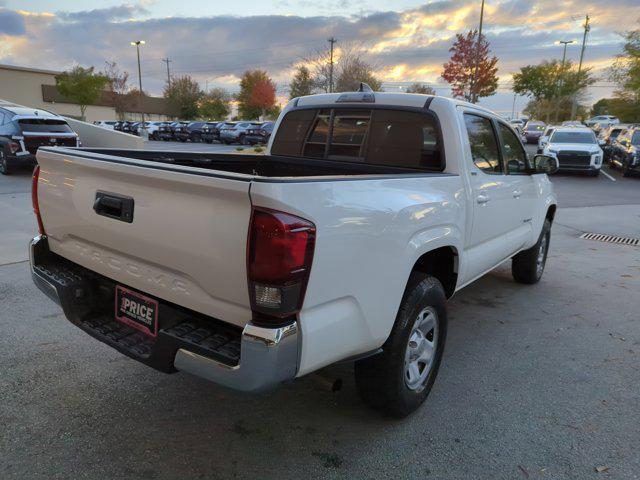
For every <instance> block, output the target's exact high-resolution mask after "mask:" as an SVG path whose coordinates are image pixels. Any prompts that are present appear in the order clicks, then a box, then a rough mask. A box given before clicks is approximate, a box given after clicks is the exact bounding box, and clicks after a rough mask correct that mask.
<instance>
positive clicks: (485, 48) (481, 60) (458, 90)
mask: <svg viewBox="0 0 640 480" xmlns="http://www.w3.org/2000/svg"><path fill="white" fill-rule="evenodd" d="M449 52H451V54H452V55H451V59H450V60H449V61H448V62H447V63H445V64H444V70H443V71H442V78H444V79H445V80H446V81H447V82H448V83H449V84H450V85H451V87H452V88H451V92H452V94H453V96H454V97H457V98H464V99H465V100H467V101H468V102H472V103H476V102H477V101H478V99H479V98H481V97H488V96H491V95H493V94H494V93H496V90H497V88H498V76H497V75H496V74H497V73H498V67H497V64H498V58H497V57H495V56H493V57H490V50H489V42H488V41H487V40H486V38H485V36H484V35H482V36H481V37H480V39H479V40H478V31H477V30H471V31H469V32H468V33H467V34H466V35H462V34H460V33H459V34H457V35H456V41H455V42H453V46H452V47H451V48H450V49H449Z"/></svg>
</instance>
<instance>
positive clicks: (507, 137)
mask: <svg viewBox="0 0 640 480" xmlns="http://www.w3.org/2000/svg"><path fill="white" fill-rule="evenodd" d="M498 128H499V129H500V137H501V138H502V141H501V144H502V157H503V159H504V163H505V165H506V167H507V171H508V172H509V174H516V175H517V174H526V173H527V152H525V151H524V148H523V147H522V143H520V140H518V137H516V135H515V134H514V133H513V131H512V130H511V129H510V128H509V127H507V126H506V125H504V124H502V123H498Z"/></svg>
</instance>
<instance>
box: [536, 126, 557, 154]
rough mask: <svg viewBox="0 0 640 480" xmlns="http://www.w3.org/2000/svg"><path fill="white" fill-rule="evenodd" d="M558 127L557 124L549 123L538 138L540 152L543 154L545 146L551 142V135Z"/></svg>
mask: <svg viewBox="0 0 640 480" xmlns="http://www.w3.org/2000/svg"><path fill="white" fill-rule="evenodd" d="M556 128H557V127H556V126H555V125H547V127H546V128H545V130H544V132H543V133H542V135H541V136H540V138H539V139H538V151H537V153H538V154H541V153H542V152H543V151H544V147H545V146H546V145H547V143H549V137H550V136H551V135H552V134H553V132H554V130H555V129H556Z"/></svg>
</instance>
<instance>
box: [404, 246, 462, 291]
mask: <svg viewBox="0 0 640 480" xmlns="http://www.w3.org/2000/svg"><path fill="white" fill-rule="evenodd" d="M458 265H459V256H458V249H457V248H456V247H454V246H453V245H447V246H443V247H438V248H434V249H433V250H429V251H428V252H426V253H423V254H422V255H421V256H420V257H419V258H418V259H417V260H416V262H415V263H414V265H413V268H412V269H411V272H412V273H413V272H421V273H426V274H428V275H432V276H434V277H435V278H437V279H438V280H439V281H440V283H442V286H443V287H444V292H445V295H446V296H447V298H450V297H451V296H452V295H453V294H454V292H455V291H456V285H457V283H458Z"/></svg>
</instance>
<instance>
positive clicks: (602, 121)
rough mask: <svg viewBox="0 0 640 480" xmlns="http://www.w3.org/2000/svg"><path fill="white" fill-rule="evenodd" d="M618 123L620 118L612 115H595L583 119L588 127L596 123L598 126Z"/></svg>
mask: <svg viewBox="0 0 640 480" xmlns="http://www.w3.org/2000/svg"><path fill="white" fill-rule="evenodd" d="M618 123H620V120H619V119H618V117H616V116H614V115H597V116H595V117H591V118H590V119H588V120H585V122H584V124H585V125H586V126H587V127H590V128H593V127H595V126H596V125H599V126H600V128H602V127H608V126H609V125H616V124H618Z"/></svg>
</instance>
